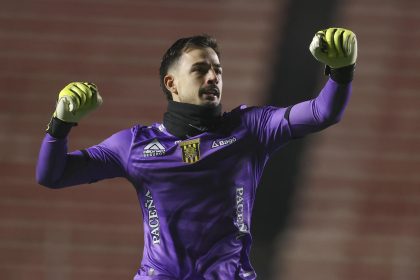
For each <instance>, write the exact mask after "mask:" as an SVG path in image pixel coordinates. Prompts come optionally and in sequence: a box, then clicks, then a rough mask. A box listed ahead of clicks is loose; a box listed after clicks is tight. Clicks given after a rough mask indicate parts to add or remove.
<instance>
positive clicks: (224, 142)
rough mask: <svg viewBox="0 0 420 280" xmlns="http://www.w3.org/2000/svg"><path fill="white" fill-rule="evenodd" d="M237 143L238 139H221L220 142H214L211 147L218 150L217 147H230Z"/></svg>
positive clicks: (233, 137)
mask: <svg viewBox="0 0 420 280" xmlns="http://www.w3.org/2000/svg"><path fill="white" fill-rule="evenodd" d="M234 142H236V137H235V136H232V137H229V138H226V139H220V140H215V141H213V144H212V145H211V148H212V149H214V148H217V147H221V146H225V145H230V144H232V143H234Z"/></svg>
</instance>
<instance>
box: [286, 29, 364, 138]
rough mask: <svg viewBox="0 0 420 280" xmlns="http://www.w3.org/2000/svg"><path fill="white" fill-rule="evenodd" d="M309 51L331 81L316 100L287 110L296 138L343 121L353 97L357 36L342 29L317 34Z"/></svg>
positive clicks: (327, 30)
mask: <svg viewBox="0 0 420 280" xmlns="http://www.w3.org/2000/svg"><path fill="white" fill-rule="evenodd" d="M309 49H310V51H311V53H312V55H313V56H314V57H315V58H316V59H317V60H318V61H320V62H322V63H324V64H325V65H326V66H325V72H326V74H328V75H329V76H330V79H329V80H328V82H327V83H326V85H325V86H324V88H323V89H322V90H321V92H320V94H319V95H318V96H317V97H316V98H314V99H312V100H309V101H305V102H302V103H298V104H296V105H294V106H291V107H289V108H288V110H287V111H286V113H285V115H286V117H287V119H288V122H289V126H290V129H291V134H292V137H294V138H297V137H302V136H304V135H306V134H308V133H312V132H316V131H319V130H322V129H324V128H326V127H328V126H330V125H332V124H335V123H337V122H338V121H340V119H341V117H342V115H343V113H344V109H345V107H346V105H347V102H348V100H349V98H350V94H351V81H352V80H353V72H354V69H355V64H356V59H357V40H356V35H355V34H354V33H353V32H352V31H350V30H347V29H343V28H328V29H325V30H321V31H319V32H317V33H316V34H315V36H314V38H313V40H312V43H311V44H310V47H309Z"/></svg>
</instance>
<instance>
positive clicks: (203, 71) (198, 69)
mask: <svg viewBox="0 0 420 280" xmlns="http://www.w3.org/2000/svg"><path fill="white" fill-rule="evenodd" d="M207 71H208V69H207V68H206V67H195V68H194V69H193V72H195V73H198V74H200V75H204V74H206V73H207Z"/></svg>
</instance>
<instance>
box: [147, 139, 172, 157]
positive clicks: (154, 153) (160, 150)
mask: <svg viewBox="0 0 420 280" xmlns="http://www.w3.org/2000/svg"><path fill="white" fill-rule="evenodd" d="M165 153H166V149H165V147H164V146H163V145H162V144H160V143H159V141H158V140H157V139H154V140H153V141H152V142H150V143H149V144H147V145H146V147H144V150H143V156H144V157H158V156H163V155H165Z"/></svg>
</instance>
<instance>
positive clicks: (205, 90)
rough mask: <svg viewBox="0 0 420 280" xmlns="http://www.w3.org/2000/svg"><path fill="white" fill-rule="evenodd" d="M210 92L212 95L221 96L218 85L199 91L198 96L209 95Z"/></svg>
mask: <svg viewBox="0 0 420 280" xmlns="http://www.w3.org/2000/svg"><path fill="white" fill-rule="evenodd" d="M209 92H211V93H213V94H215V95H217V96H220V90H219V88H218V87H217V86H216V85H209V86H206V87H202V88H200V89H199V90H198V94H200V95H202V94H205V93H209Z"/></svg>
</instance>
